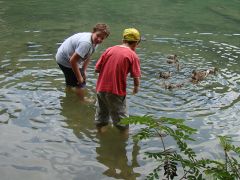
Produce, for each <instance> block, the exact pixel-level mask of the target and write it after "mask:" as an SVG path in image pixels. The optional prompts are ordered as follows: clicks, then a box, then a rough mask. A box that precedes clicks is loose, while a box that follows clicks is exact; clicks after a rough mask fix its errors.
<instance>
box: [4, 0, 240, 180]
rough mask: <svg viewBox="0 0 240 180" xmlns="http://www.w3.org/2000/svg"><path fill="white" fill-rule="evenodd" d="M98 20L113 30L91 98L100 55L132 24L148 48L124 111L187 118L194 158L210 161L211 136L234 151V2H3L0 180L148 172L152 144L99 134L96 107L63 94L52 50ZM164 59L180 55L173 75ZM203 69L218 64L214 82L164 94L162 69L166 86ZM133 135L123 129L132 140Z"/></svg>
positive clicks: (237, 44)
mask: <svg viewBox="0 0 240 180" xmlns="http://www.w3.org/2000/svg"><path fill="white" fill-rule="evenodd" d="M96 22H106V23H108V24H109V25H110V27H111V32H112V33H111V36H110V37H109V38H108V40H107V41H105V42H104V44H103V45H102V46H101V47H99V49H98V52H97V53H95V54H94V56H93V60H92V64H91V65H90V67H89V74H88V77H89V81H88V92H89V95H88V96H89V97H90V98H94V93H95V92H94V86H95V82H96V76H95V75H94V73H93V68H94V64H95V62H96V60H97V58H98V57H99V55H100V53H101V52H102V51H103V50H104V49H105V48H107V47H108V46H111V45H115V44H118V43H120V39H121V31H122V30H123V28H125V27H131V26H134V27H137V28H138V29H139V30H140V31H141V32H142V34H143V35H144V37H145V38H146V41H144V42H143V43H142V44H141V45H140V47H139V48H138V50H137V52H138V54H139V56H140V58H141V66H142V74H143V76H142V84H141V92H140V93H139V94H138V95H136V96H128V100H129V106H130V114H131V115H143V114H152V115H154V116H156V117H158V116H167V117H177V118H184V119H186V120H187V124H188V125H191V126H192V127H194V128H197V129H198V134H197V135H196V136H195V137H196V139H197V141H196V142H195V143H193V144H192V146H193V147H195V148H196V150H197V151H198V152H199V154H200V155H202V156H207V157H217V156H218V150H217V149H219V146H218V141H217V136H218V135H230V136H232V137H233V140H234V143H235V144H236V145H240V138H239V137H240V130H239V127H240V118H239V117H240V58H239V56H240V1H239V0H228V1H225V0H221V1H220V0H208V1H207V0H203V1H197V0H192V1H188V0H178V1H177V0H172V1H167V0H159V1H156V0H153V1H144V0H139V1H125V0H122V1H118V2H117V1H110V0H102V1H97V0H88V1H76V0H68V1H63V0H52V1H47V0H41V1H40V0H35V1H34V0H21V1H17V0H1V1H0V86H1V89H0V174H1V179H4V180H5V179H11V180H13V179H18V180H25V179H44V180H45V179H52V180H53V179H56V180H59V179H62V180H65V179H74V180H77V179H116V178H120V179H143V178H144V177H145V176H146V175H147V174H148V173H149V172H150V171H151V169H152V168H153V167H154V163H152V162H150V161H145V160H143V157H144V156H143V152H144V151H147V150H154V149H156V148H158V147H159V142H158V141H157V140H153V141H149V142H144V143H140V144H135V143H134V142H133V141H132V140H131V138H127V137H124V136H122V135H120V134H119V132H118V131H117V130H116V129H115V128H110V127H109V129H108V131H107V132H106V134H104V135H99V134H97V133H96V130H95V127H94V125H93V119H94V105H93V104H90V105H87V104H81V103H80V102H79V101H78V100H77V98H76V96H75V94H73V93H71V92H67V93H66V92H65V90H64V78H63V75H62V73H61V71H60V70H59V69H58V67H57V66H56V63H55V60H54V56H55V52H56V49H57V47H58V45H59V43H61V42H62V40H63V39H64V38H66V37H67V36H69V35H71V34H73V33H75V32H78V31H89V30H90V29H91V27H92V26H93V25H94V24H95V23H96ZM172 53H176V54H178V56H179V58H180V62H181V70H180V72H177V71H176V70H175V68H174V67H173V66H170V65H168V64H167V63H166V56H167V55H168V54H172ZM209 67H217V68H218V69H219V72H218V73H217V75H215V76H209V77H208V78H207V79H206V80H204V81H203V82H201V83H199V84H191V83H185V85H184V87H183V88H181V89H176V90H172V91H169V90H166V89H164V87H163V86H162V83H163V80H161V79H158V76H157V73H158V72H159V71H167V70H170V71H172V72H173V77H172V78H171V79H170V80H168V81H170V82H173V83H176V82H185V81H187V80H188V79H189V77H190V74H191V71H192V70H193V69H196V68H198V69H201V68H209ZM131 85H132V82H131V81H129V89H128V91H129V92H130V91H131V87H132V86H131ZM139 128H140V127H138V126H131V127H130V133H131V134H133V133H135V132H136V131H137V130H138V129H139ZM169 144H171V143H169Z"/></svg>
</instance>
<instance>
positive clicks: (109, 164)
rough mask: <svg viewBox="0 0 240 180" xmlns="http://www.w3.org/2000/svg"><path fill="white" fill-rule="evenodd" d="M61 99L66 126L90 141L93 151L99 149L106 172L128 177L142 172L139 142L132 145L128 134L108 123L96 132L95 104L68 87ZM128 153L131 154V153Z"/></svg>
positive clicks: (130, 178)
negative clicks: (83, 100) (139, 158)
mask: <svg viewBox="0 0 240 180" xmlns="http://www.w3.org/2000/svg"><path fill="white" fill-rule="evenodd" d="M60 102H61V107H62V110H61V113H60V114H61V115H62V116H64V117H65V120H64V122H65V123H66V124H65V125H64V127H65V128H68V129H72V130H73V133H74V134H75V135H76V136H77V137H78V138H79V140H80V142H81V141H82V142H83V143H84V144H86V142H87V146H89V147H88V148H89V149H93V148H95V149H96V152H94V151H93V152H92V153H93V154H92V155H95V153H96V155H95V156H96V161H97V162H99V163H100V164H102V165H104V169H103V172H102V174H103V175H104V176H107V177H112V178H116V179H129V180H132V179H133V180H134V179H136V178H137V177H139V176H140V174H139V173H136V172H134V168H136V167H139V164H138V161H137V156H138V154H139V150H140V147H139V146H138V145H137V143H133V144H131V145H129V141H130V138H129V136H128V135H126V134H123V133H121V132H120V131H119V130H118V129H116V128H115V127H112V126H108V127H107V130H106V131H105V132H102V133H99V132H97V130H96V128H95V125H94V112H95V108H94V105H93V104H88V103H84V102H81V101H80V100H79V98H78V96H77V95H76V94H75V93H74V92H72V91H67V92H66V94H65V96H63V97H62V98H61V100H60ZM95 142H96V144H94V143H95ZM131 146H132V147H131ZM84 148H86V147H84ZM128 151H131V152H128ZM129 153H130V154H131V155H129V156H128V154H129Z"/></svg>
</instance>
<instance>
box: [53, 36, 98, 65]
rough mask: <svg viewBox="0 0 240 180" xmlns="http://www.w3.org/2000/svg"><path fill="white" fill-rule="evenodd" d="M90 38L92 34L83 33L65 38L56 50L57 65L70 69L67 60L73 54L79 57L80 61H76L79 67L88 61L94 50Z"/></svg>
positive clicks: (94, 47)
mask: <svg viewBox="0 0 240 180" xmlns="http://www.w3.org/2000/svg"><path fill="white" fill-rule="evenodd" d="M91 36H92V33H90V32H83V33H77V34H74V35H72V36H70V37H69V38H67V39H66V40H65V41H64V42H63V43H62V44H61V46H60V47H59V48H58V51H57V54H56V61H57V63H59V64H61V65H63V66H65V67H68V68H71V64H70V61H69V60H70V58H71V56H72V55H73V53H74V52H76V53H77V54H78V55H79V56H80V59H79V60H78V65H79V67H80V65H81V63H82V62H83V61H85V60H86V59H88V58H89V57H90V56H91V55H92V54H93V53H94V51H95V49H96V46H94V44H93V43H92V40H91Z"/></svg>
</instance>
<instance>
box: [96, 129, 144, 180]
mask: <svg viewBox="0 0 240 180" xmlns="http://www.w3.org/2000/svg"><path fill="white" fill-rule="evenodd" d="M97 139H98V143H99V146H98V147H96V153H97V158H96V159H97V160H98V162H100V163H102V164H103V165H105V166H106V167H107V170H106V171H104V172H103V174H105V175H106V176H108V177H114V178H116V179H129V180H130V179H136V178H137V177H139V176H140V174H139V173H135V172H134V168H136V167H139V165H138V162H137V155H138V153H139V152H138V151H139V146H138V145H137V144H136V143H134V145H133V152H132V159H131V161H130V162H129V160H128V157H127V150H126V148H127V140H128V137H126V135H125V134H122V133H120V132H119V131H118V130H117V129H116V128H108V130H107V131H106V132H104V133H101V134H98V135H97Z"/></svg>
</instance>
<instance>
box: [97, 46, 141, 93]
mask: <svg viewBox="0 0 240 180" xmlns="http://www.w3.org/2000/svg"><path fill="white" fill-rule="evenodd" d="M95 69H96V70H97V71H99V76H98V80H97V87H96V91H97V92H109V93H112V94H117V95H119V96H125V95H126V94H127V92H126V88H127V75H128V73H130V75H131V77H133V78H136V77H140V76H141V71H140V62H139V58H138V56H137V54H136V53H135V52H134V51H133V50H131V49H130V48H128V47H125V46H119V45H118V46H113V47H110V48H108V49H107V50H106V51H105V52H104V53H103V54H102V56H101V57H100V58H99V60H98V61H97V64H96V67H95Z"/></svg>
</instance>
